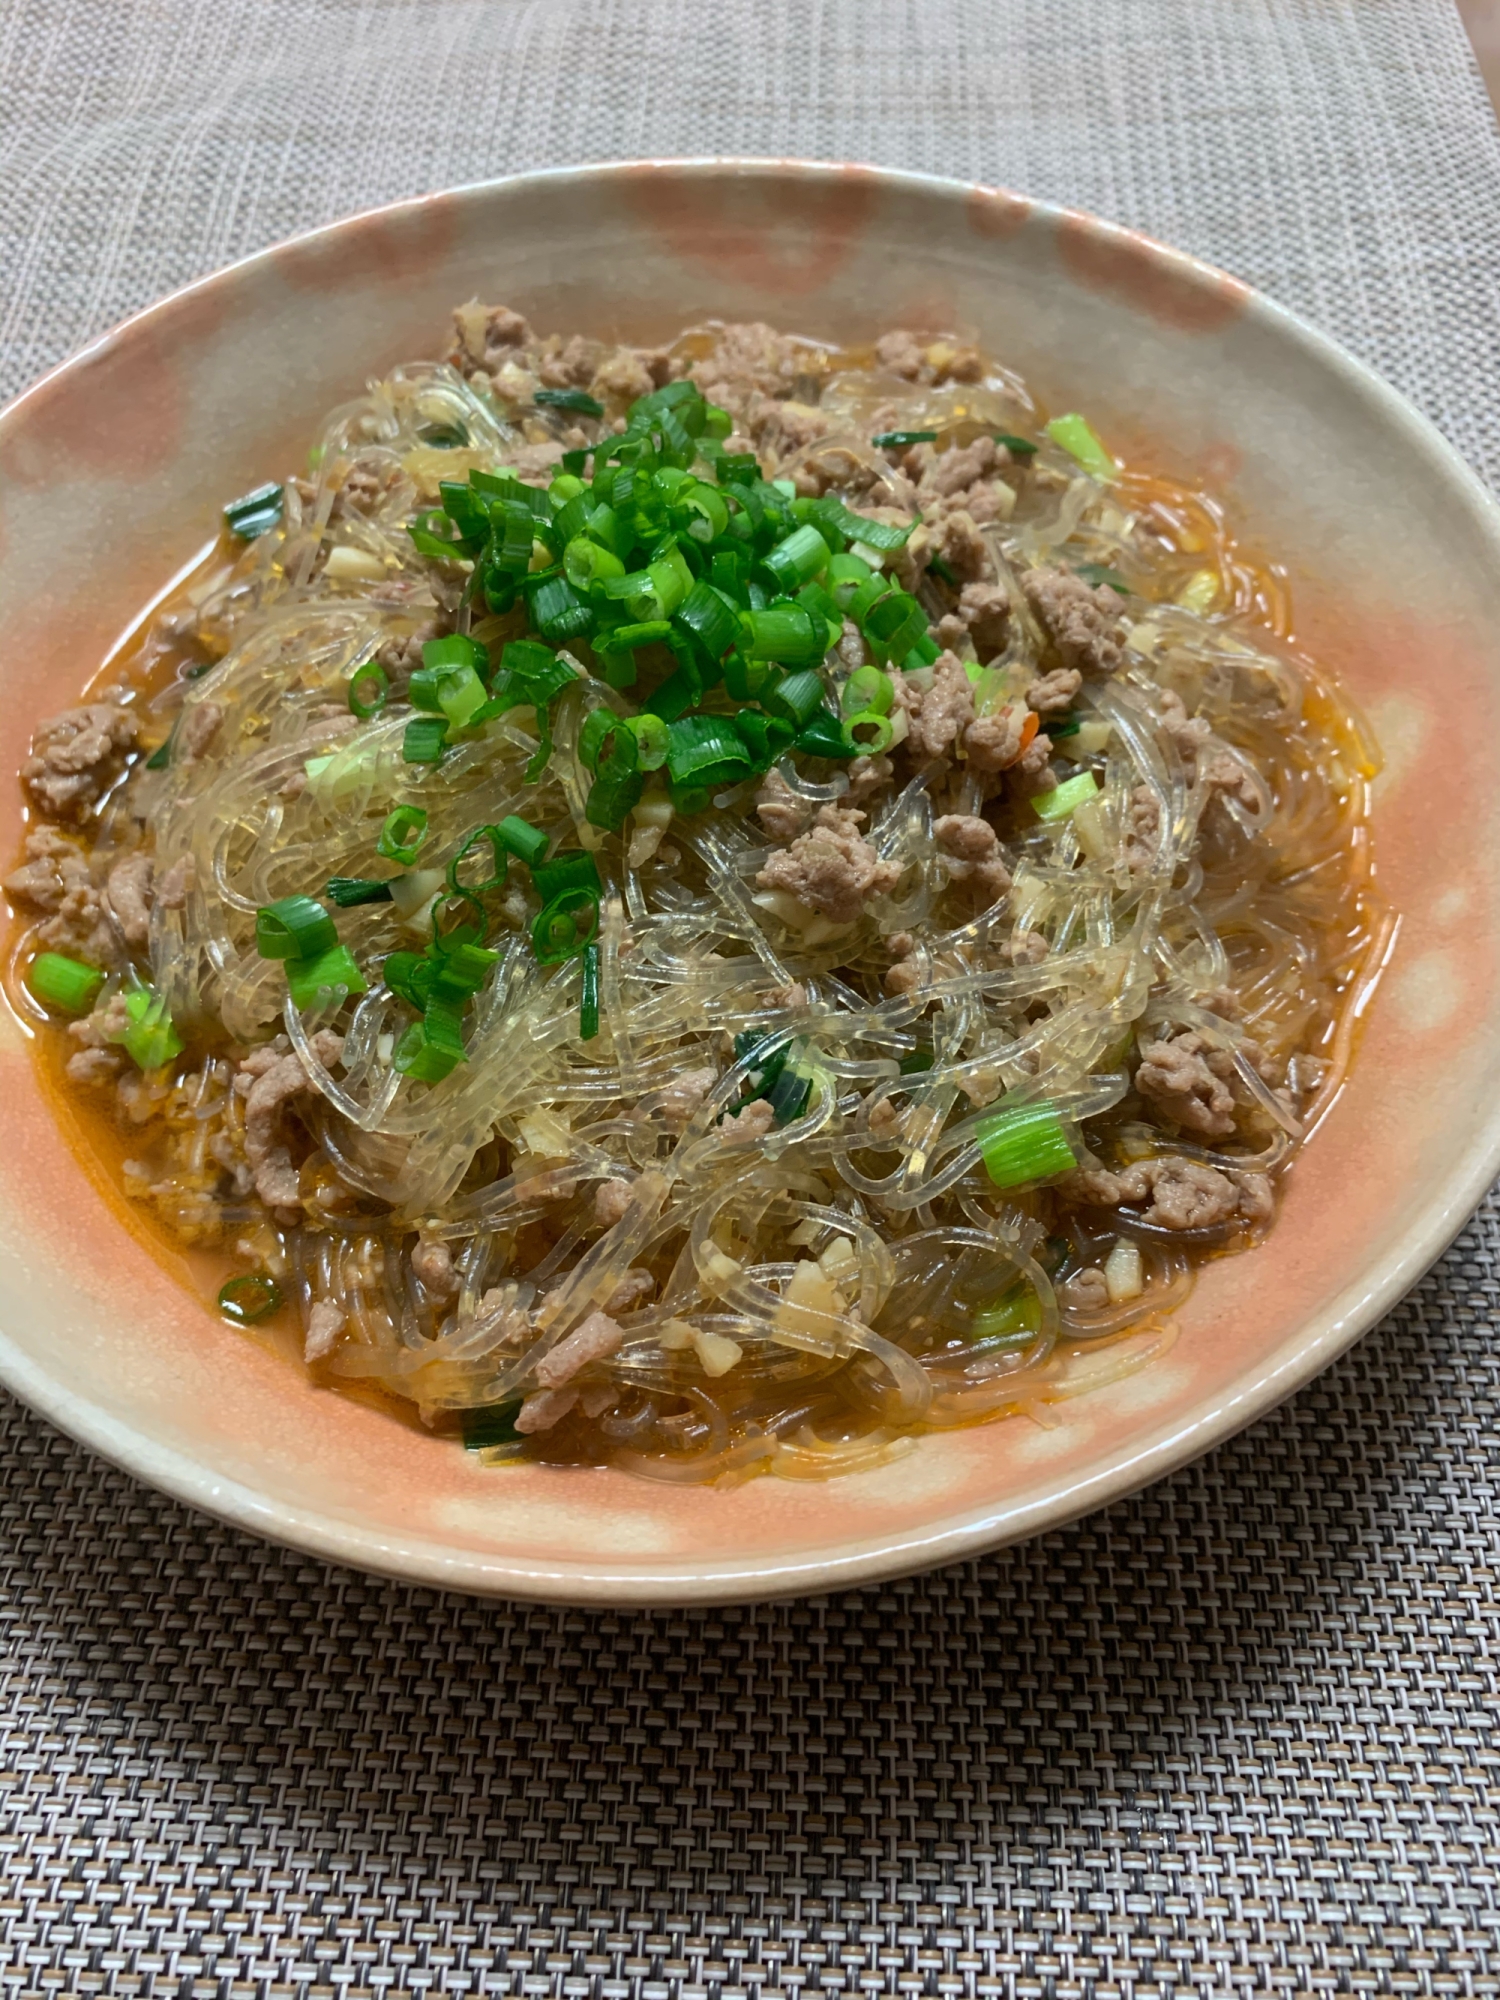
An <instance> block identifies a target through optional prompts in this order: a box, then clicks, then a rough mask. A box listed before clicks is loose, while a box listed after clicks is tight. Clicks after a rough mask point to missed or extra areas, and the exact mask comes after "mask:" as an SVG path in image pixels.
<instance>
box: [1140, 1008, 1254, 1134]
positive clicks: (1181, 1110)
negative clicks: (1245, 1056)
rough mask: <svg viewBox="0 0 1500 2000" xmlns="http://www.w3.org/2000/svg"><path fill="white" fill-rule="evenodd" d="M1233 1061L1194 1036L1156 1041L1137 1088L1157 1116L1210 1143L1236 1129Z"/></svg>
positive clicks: (1143, 1062)
mask: <svg viewBox="0 0 1500 2000" xmlns="http://www.w3.org/2000/svg"><path fill="white" fill-rule="evenodd" d="M1233 1075H1234V1058H1233V1056H1232V1055H1231V1054H1230V1053H1229V1051H1228V1050H1227V1049H1216V1048H1214V1047H1213V1046H1212V1044H1211V1043H1208V1042H1205V1041H1204V1039H1203V1037H1202V1036H1201V1035H1196V1034H1193V1033H1191V1032H1189V1033H1187V1034H1181V1035H1173V1036H1171V1037H1170V1038H1169V1039H1168V1040H1166V1041H1161V1042H1153V1043H1151V1045H1150V1047H1149V1048H1148V1049H1147V1050H1146V1052H1145V1054H1144V1055H1143V1056H1142V1058H1141V1062H1140V1067H1139V1068H1138V1069H1137V1070H1136V1073H1135V1087H1136V1089H1137V1091H1139V1093H1140V1095H1141V1096H1142V1097H1143V1098H1145V1100H1146V1102H1147V1104H1148V1105H1149V1106H1150V1107H1151V1109H1152V1111H1153V1112H1154V1113H1157V1114H1160V1115H1163V1116H1165V1117H1166V1118H1168V1119H1170V1120H1171V1121H1172V1123H1173V1124H1176V1125H1180V1126H1182V1127H1183V1128H1184V1129H1185V1130H1186V1131H1189V1132H1201V1133H1202V1135H1203V1136H1204V1138H1206V1139H1227V1138H1229V1137H1230V1135H1231V1134H1232V1133H1233V1131H1234V1096H1233V1094H1232V1092H1231V1091H1230V1088H1229V1084H1228V1081H1227V1079H1228V1078H1229V1077H1231V1076H1233Z"/></svg>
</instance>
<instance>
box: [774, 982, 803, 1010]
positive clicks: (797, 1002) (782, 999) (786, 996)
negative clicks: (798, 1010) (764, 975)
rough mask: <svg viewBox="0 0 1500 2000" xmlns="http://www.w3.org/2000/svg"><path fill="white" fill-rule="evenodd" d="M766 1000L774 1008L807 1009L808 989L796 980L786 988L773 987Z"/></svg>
mask: <svg viewBox="0 0 1500 2000" xmlns="http://www.w3.org/2000/svg"><path fill="white" fill-rule="evenodd" d="M766 999H767V1000H768V1001H769V1002H770V1004H771V1006H773V1007H786V1008H788V1009H791V1008H795V1007H805V1006H806V1005H807V988H806V987H805V986H804V985H803V984H802V981H801V980H800V979H794V980H792V981H791V982H790V984H788V985H786V986H773V987H772V988H771V990H770V992H769V993H768V994H767V995H766Z"/></svg>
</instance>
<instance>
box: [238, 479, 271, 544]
mask: <svg viewBox="0 0 1500 2000" xmlns="http://www.w3.org/2000/svg"><path fill="white" fill-rule="evenodd" d="M283 499H284V495H283V493H282V490H281V488H280V487H279V486H278V485H276V484H275V483H274V482H272V483H271V484H270V485H268V486H257V487H256V489H255V491H254V492H253V493H247V494H245V495H244V497H243V498H242V499H239V500H231V501H230V503H229V505H228V506H227V507H226V508H225V509H224V524H225V526H226V527H227V528H228V530H229V532H230V534H231V535H238V536H239V538H240V540H241V541H242V542H253V541H255V540H256V539H257V538H258V537H259V536H261V535H263V534H264V533H265V532H266V530H267V529H268V528H274V527H275V526H276V523H277V522H278V521H279V520H280V519H281V509H282V504H283Z"/></svg>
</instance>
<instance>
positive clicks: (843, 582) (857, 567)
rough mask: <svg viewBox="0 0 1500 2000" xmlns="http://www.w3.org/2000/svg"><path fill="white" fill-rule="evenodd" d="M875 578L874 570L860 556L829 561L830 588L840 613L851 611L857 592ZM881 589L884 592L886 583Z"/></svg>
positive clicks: (846, 556) (836, 557) (841, 557)
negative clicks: (852, 599) (850, 607)
mask: <svg viewBox="0 0 1500 2000" xmlns="http://www.w3.org/2000/svg"><path fill="white" fill-rule="evenodd" d="M874 576H875V572H874V570H872V569H871V567H870V565H869V564H868V563H867V562H865V561H863V560H862V559H861V558H860V557H859V556H851V555H836V556H830V557H829V559H828V588H829V591H830V593H831V595H832V597H833V601H834V603H835V604H836V605H837V606H838V607H839V609H840V611H847V610H848V609H849V600H850V598H851V597H853V595H854V593H855V591H856V590H860V589H863V587H864V586H865V585H866V584H868V583H869V582H871V580H872V579H873V578H874ZM880 588H881V589H882V590H884V588H885V585H884V583H882V584H881V586H880Z"/></svg>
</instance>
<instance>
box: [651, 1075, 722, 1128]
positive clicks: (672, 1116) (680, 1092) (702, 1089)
mask: <svg viewBox="0 0 1500 2000" xmlns="http://www.w3.org/2000/svg"><path fill="white" fill-rule="evenodd" d="M717 1081H718V1071H717V1070H712V1069H690V1070H685V1071H684V1072H683V1074H682V1075H681V1076H680V1077H678V1078H677V1080H676V1082H675V1083H669V1084H668V1085H667V1087H666V1089H665V1090H664V1091H663V1092H662V1094H661V1108H662V1110H663V1111H664V1112H665V1113H666V1117H667V1123H668V1124H669V1125H686V1123H687V1122H688V1120H689V1119H690V1118H691V1117H692V1115H693V1113H694V1112H695V1111H696V1110H697V1109H698V1106H699V1105H700V1104H701V1103H702V1102H703V1100H704V1098H705V1097H707V1095H708V1093H709V1092H710V1091H711V1090H712V1089H713V1087H714V1084H715V1083H716V1082H717Z"/></svg>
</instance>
